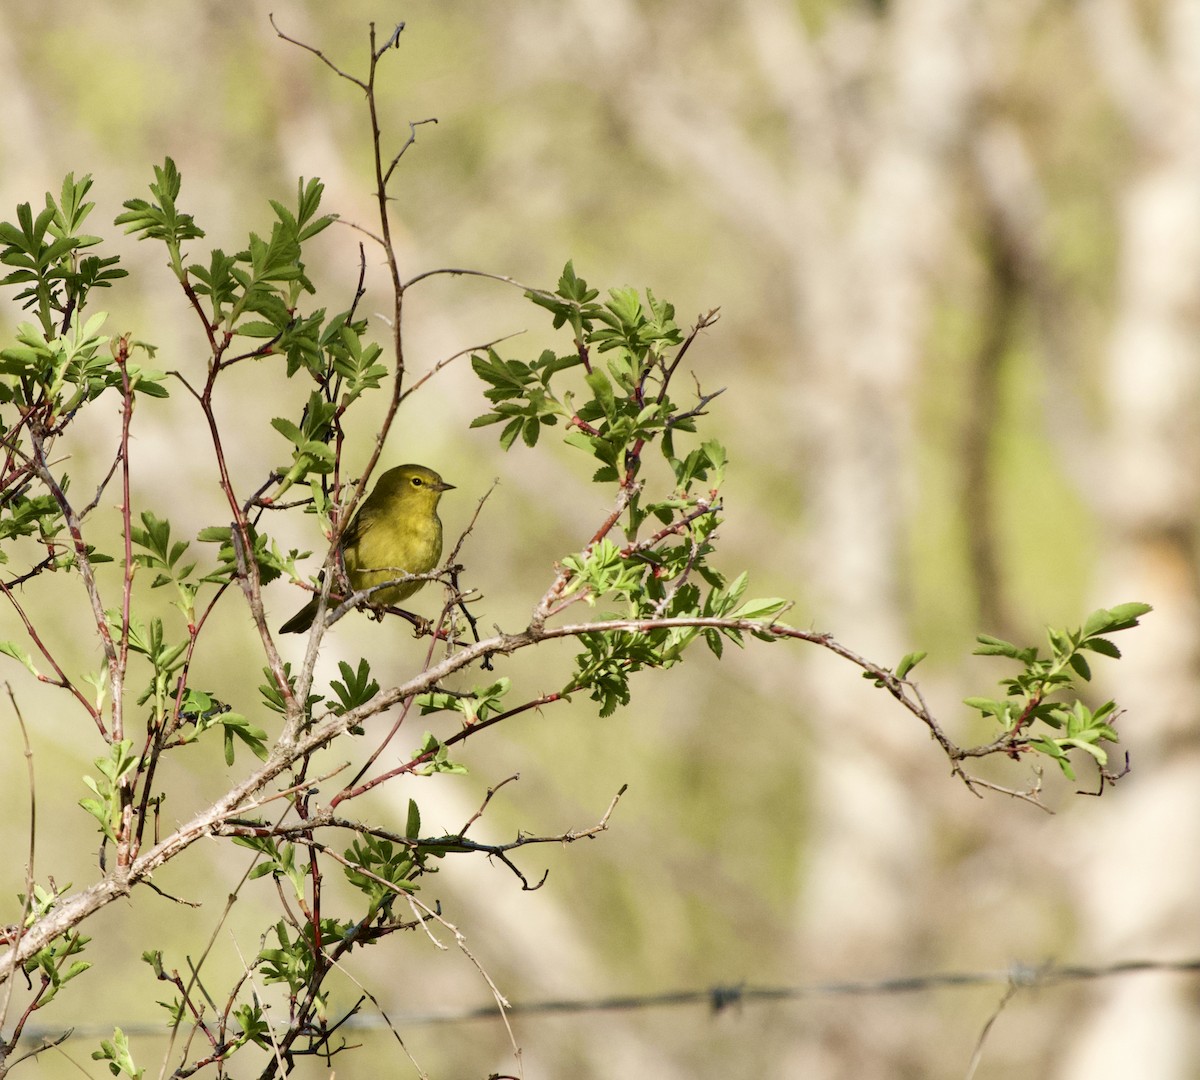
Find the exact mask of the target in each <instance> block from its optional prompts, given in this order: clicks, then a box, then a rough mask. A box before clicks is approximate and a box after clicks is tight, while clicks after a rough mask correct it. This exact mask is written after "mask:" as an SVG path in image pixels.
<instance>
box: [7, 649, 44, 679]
mask: <svg viewBox="0 0 1200 1080" xmlns="http://www.w3.org/2000/svg"><path fill="white" fill-rule="evenodd" d="M0 653H3V654H4V655H5V656H11V657H12V658H13V659H14V660H16V661H17V662H18V663H21V664H24V665H25V667H26V668H27V669H28V670H29V672H30V674H31V675H33V676H34V677H35V678H41V672H39V671H38V669H37V667H36V665H35V664H34V662H33V657H32V656H30V654H29V653H27V652H26V651H25V650H24V649H21V648H19V647H18V646H17V644H16V643H15V642H12V641H0Z"/></svg>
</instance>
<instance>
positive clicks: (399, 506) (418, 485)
mask: <svg viewBox="0 0 1200 1080" xmlns="http://www.w3.org/2000/svg"><path fill="white" fill-rule="evenodd" d="M453 487H454V485H453V484H447V483H446V482H445V481H444V480H443V479H442V478H441V477H440V476H438V474H437V473H435V472H434V471H433V470H432V469H427V468H426V467H425V466H424V465H399V466H397V467H396V468H394V469H388V471H387V472H385V473H384V474H383V475H382V476H381V477H380V478H379V481H378V483H376V485H375V489H374V490H373V491H372V492H371V494H370V495H368V496H367V497H366V498H365V499H364V500H363V503H362V505H361V506H360V507H359V508H358V512H357V513H356V514H355V515H354V518H353V520H351V522H350V524H349V526H348V527H347V528H346V531H345V532H344V533H343V534H342V544H341V547H342V555H343V556H344V557H345V561H346V574H347V576H348V577H349V579H350V584H351V585H352V586H353V587H354V589H355V591H356V592H357V591H359V590H360V589H369V588H370V587H371V586H372V585H382V584H383V583H384V582H385V581H393V580H395V579H396V578H398V577H401V576H402V575H404V574H427V573H429V571H430V570H432V569H433V568H434V567H435V566H437V564H438V559H440V558H441V557H442V522H441V519H440V518H439V517H438V516H437V505H438V500H440V499H441V497H442V492H443V491H450V490H452V489H453ZM424 584H425V582H423V581H404V582H401V583H399V584H398V585H393V586H391V588H387V589H380V590H379V591H378V592H375V593H372V594H371V602H372V603H375V604H398V603H399V602H400V601H401V600H407V599H408V598H409V597H410V596H412V594H413V593H415V592H416V591H417V590H418V589H419V588H420V587H421V586H422V585H424ZM316 613H317V598H316V597H315V596H314V597H313V598H312V599H311V600H310V601H309V602H308V603H307V604H305V605H304V607H303V608H301V609H300V610H299V611H298V612H296V614H295V615H293V616H292V617H291V618H290V619H288V621H287V622H285V623H284V624H283V625H282V626H281V627H280V628H279V632H280V633H281V634H302V633H303V632H304V631H305V630H307V629H308V628H309V627H310V626H312V621H313V618H314V617H315V616H316Z"/></svg>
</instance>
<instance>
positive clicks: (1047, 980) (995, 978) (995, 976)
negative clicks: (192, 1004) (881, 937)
mask: <svg viewBox="0 0 1200 1080" xmlns="http://www.w3.org/2000/svg"><path fill="white" fill-rule="evenodd" d="M1144 973H1158V974H1176V975H1187V974H1200V957H1193V958H1190V959H1186V960H1121V961H1117V962H1115V963H1111V964H1062V965H1060V964H1054V963H1046V964H1040V965H1030V964H1024V963H1019V962H1016V963H1013V964H1011V965H1010V966H1009V967H1007V968H1004V969H996V970H992V971H948V972H935V973H932V974H929V975H902V976H896V977H891V978H883V979H841V980H834V981H827V982H813V983H799V984H796V985H794V986H755V985H752V984H749V983H728V984H717V985H713V986H710V987H707V988H703V989H694V990H667V991H663V992H661V993H657V994H618V995H613V996H609V997H592V998H550V999H547V1000H545V1001H526V1002H514V1003H512V1004H510V1005H509V1007H508V1008H507V1009H506V1010H505V1012H506V1013H507V1015H508V1016H509V1017H519V1016H525V1017H534V1016H539V1015H548V1014H556V1015H561V1014H564V1013H575V1014H582V1013H598V1012H628V1011H634V1010H641V1009H658V1008H668V1007H672V1006H675V1007H678V1006H681V1005H704V1006H707V1007H708V1008H709V1009H710V1010H711V1011H712V1012H713V1013H714V1014H715V1013H719V1012H723V1011H725V1010H727V1009H730V1008H732V1007H734V1006H740V1005H748V1004H755V1003H759V1002H769V1001H795V1000H799V999H803V998H811V997H870V996H878V995H888V994H916V993H925V992H928V991H931V990H943V989H946V988H948V987H967V986H1007V987H1010V988H1012V989H1015V990H1023V989H1031V988H1033V987H1045V986H1054V985H1058V984H1062V983H1071V982H1087V981H1091V980H1095V979H1109V978H1116V977H1119V976H1124V975H1135V974H1144ZM497 1014H498V1009H497V1006H496V1005H495V1004H494V1003H492V1004H488V1005H478V1006H470V1007H467V1008H461V1009H440V1010H439V1009H434V1010H427V1011H422V1012H407V1013H393V1014H390V1015H391V1019H390V1022H389V1020H387V1019H385V1018H384V1017H382V1016H379V1015H378V1014H374V1013H372V1014H362V1013H360V1014H358V1015H356V1016H352V1017H349V1018H348V1019H347V1020H346V1021H345V1023H344V1024H343V1025H341V1026H343V1027H352V1028H357V1029H359V1030H373V1029H377V1028H386V1027H414V1026H428V1025H434V1024H462V1023H470V1022H472V1021H476V1020H488V1019H494V1018H495V1017H496V1016H497ZM118 1026H120V1027H121V1029H122V1031H124V1032H125V1034H126V1035H135V1036H153V1035H165V1034H166V1032H167V1026H166V1024H120V1025H118ZM112 1031H113V1025H112V1024H109V1025H107V1026H106V1025H100V1024H86V1025H76V1026H75V1027H73V1028H72V1029H71V1030H70V1032H69V1034H70V1035H71V1036H72V1037H75V1038H80V1037H91V1038H95V1037H102V1036H107V1035H111V1034H112ZM62 1038H63V1029H62V1028H55V1029H51V1028H39V1029H33V1028H26V1030H25V1032H24V1033H23V1034H22V1038H21V1043H22V1044H23V1045H27V1044H29V1043H37V1042H46V1043H52V1042H56V1041H59V1040H61V1039H62Z"/></svg>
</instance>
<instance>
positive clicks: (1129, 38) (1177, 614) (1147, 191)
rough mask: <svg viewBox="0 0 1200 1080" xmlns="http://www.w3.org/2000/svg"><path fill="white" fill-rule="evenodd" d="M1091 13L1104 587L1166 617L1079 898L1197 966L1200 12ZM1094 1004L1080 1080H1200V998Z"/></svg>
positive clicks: (1168, 996) (1138, 647) (1126, 934)
mask: <svg viewBox="0 0 1200 1080" xmlns="http://www.w3.org/2000/svg"><path fill="white" fill-rule="evenodd" d="M1081 10H1082V12H1083V16H1084V20H1083V21H1084V24H1085V26H1086V28H1087V30H1088V31H1089V34H1090V39H1091V43H1092V46H1093V51H1094V54H1095V57H1096V62H1097V65H1098V67H1099V69H1100V71H1101V73H1102V75H1103V77H1104V78H1105V80H1106V82H1107V83H1108V85H1109V87H1110V89H1111V92H1112V94H1113V97H1114V99H1115V100H1116V102H1117V104H1118V105H1119V107H1120V108H1121V111H1122V113H1123V115H1124V118H1125V120H1126V123H1127V124H1128V126H1129V129H1130V131H1131V132H1132V134H1133V137H1134V140H1135V145H1136V148H1137V165H1136V170H1135V173H1134V176H1133V178H1132V181H1131V183H1130V184H1129V186H1128V187H1127V189H1126V191H1125V195H1124V199H1123V201H1122V204H1121V208H1120V227H1121V261H1120V280H1119V305H1118V308H1117V313H1116V318H1115V321H1114V325H1113V331H1112V340H1111V343H1110V346H1109V350H1108V359H1107V367H1106V369H1105V378H1106V385H1105V391H1106V395H1107V405H1108V414H1109V433H1108V455H1109V457H1108V461H1109V467H1108V469H1107V475H1106V477H1105V483H1104V486H1103V488H1102V489H1101V490H1099V491H1098V492H1097V493H1096V494H1097V500H1098V503H1099V506H1100V510H1101V513H1102V514H1103V519H1104V520H1105V521H1107V522H1108V523H1110V525H1111V527H1112V536H1111V540H1110V543H1109V544H1108V546H1107V548H1106V551H1105V555H1104V558H1103V560H1102V562H1101V564H1100V566H1099V567H1098V568H1097V586H1096V591H1097V593H1098V594H1101V595H1102V597H1108V598H1111V599H1112V600H1124V599H1127V598H1129V599H1131V598H1133V597H1147V598H1153V599H1154V602H1155V606H1156V610H1155V612H1154V614H1153V615H1152V616H1151V617H1150V618H1149V619H1148V620H1147V622H1146V625H1145V628H1144V629H1143V630H1142V631H1140V632H1139V634H1138V635H1137V637H1136V638H1131V639H1130V640H1129V641H1128V642H1122V648H1124V649H1125V652H1126V656H1125V659H1124V660H1123V662H1122V664H1121V672H1120V675H1121V680H1122V684H1123V686H1122V690H1121V700H1122V703H1123V704H1124V705H1125V706H1126V708H1127V710H1128V712H1127V715H1126V716H1124V717H1123V718H1122V721H1121V729H1122V730H1124V731H1125V732H1126V733H1127V737H1132V738H1134V739H1136V742H1137V745H1138V747H1139V749H1138V750H1137V751H1136V752H1135V754H1134V757H1133V767H1134V770H1135V771H1134V773H1133V775H1132V777H1131V778H1130V782H1129V783H1128V787H1124V786H1123V787H1122V788H1121V789H1120V798H1118V799H1104V800H1101V801H1100V802H1099V803H1098V805H1096V806H1095V807H1093V808H1092V811H1093V812H1092V813H1091V814H1089V815H1087V817H1086V818H1084V819H1082V820H1080V821H1079V822H1078V825H1079V826H1080V829H1079V831H1080V835H1079V836H1078V837H1077V839H1076V843H1078V844H1080V845H1081V850H1082V851H1083V852H1084V853H1085V860H1084V863H1083V870H1082V872H1081V873H1080V874H1079V875H1077V876H1076V877H1075V878H1074V879H1073V884H1074V886H1075V888H1076V897H1077V900H1076V902H1077V904H1078V907H1079V910H1080V911H1081V912H1082V913H1083V918H1084V923H1083V926H1082V927H1081V933H1080V940H1081V943H1086V945H1087V947H1088V949H1089V951H1091V952H1093V953H1094V954H1095V955H1096V956H1097V957H1104V956H1108V957H1111V958H1112V959H1114V960H1115V959H1118V958H1122V957H1132V956H1150V957H1156V958H1158V957H1165V958H1180V957H1186V956H1195V955H1196V954H1197V952H1200V930H1198V929H1197V926H1198V924H1197V919H1196V911H1195V908H1194V904H1195V888H1196V883H1197V882H1198V881H1200V786H1198V785H1197V783H1196V776H1197V772H1198V770H1200V736H1198V734H1197V724H1196V702H1197V701H1198V700H1200V685H1198V684H1200V580H1198V578H1197V568H1196V557H1197V526H1196V522H1197V510H1198V509H1200V497H1198V496H1200V421H1198V417H1200V5H1197V4H1196V3H1194V2H1190V0H1180V2H1173V3H1169V4H1166V5H1165V6H1164V7H1163V9H1162V11H1161V13H1160V20H1161V21H1160V24H1159V28H1158V29H1159V40H1158V41H1157V42H1154V43H1151V42H1150V41H1148V40H1147V38H1146V37H1145V36H1144V35H1143V32H1142V30H1141V29H1140V26H1139V24H1138V22H1137V20H1136V13H1135V12H1134V11H1133V9H1132V6H1131V5H1129V4H1127V3H1125V2H1124V0H1093V2H1092V3H1089V4H1085V5H1083V6H1082V8H1081ZM1151 776H1152V777H1154V780H1153V783H1152V784H1150V783H1147V782H1146V781H1147V780H1148V779H1149V777H1151ZM1143 777H1144V778H1145V779H1143ZM1114 858H1115V860H1116V861H1117V865H1114ZM1165 867H1171V868H1172V872H1171V873H1166V874H1165V873H1163V870H1164V868H1165ZM1081 947H1082V945H1081ZM1093 998H1094V1006H1093V1007H1092V1008H1090V1009H1088V1010H1087V1012H1086V1013H1085V1019H1084V1022H1083V1023H1081V1024H1080V1025H1078V1026H1077V1027H1076V1028H1074V1029H1073V1032H1072V1033H1073V1036H1074V1037H1073V1039H1072V1046H1071V1051H1070V1053H1069V1055H1068V1056H1067V1058H1066V1060H1065V1062H1064V1065H1063V1068H1062V1069H1061V1071H1060V1073H1059V1075H1060V1076H1062V1077H1064V1078H1065V1080H1082V1078H1084V1077H1087V1078H1088V1080H1105V1078H1110V1077H1111V1078H1112V1080H1118V1078H1122V1080H1123V1078H1126V1077H1131V1076H1153V1077H1155V1078H1156V1080H1184V1078H1190V1077H1194V1076H1195V1075H1196V1063H1197V1061H1198V1060H1200V1010H1198V1008H1197V999H1196V995H1195V988H1194V986H1191V987H1189V986H1188V984H1187V983H1185V982H1182V981H1175V980H1170V979H1163V978H1158V979H1153V980H1129V979H1127V980H1121V981H1112V982H1108V983H1105V984H1102V985H1099V986H1097V987H1095V989H1094V991H1093Z"/></svg>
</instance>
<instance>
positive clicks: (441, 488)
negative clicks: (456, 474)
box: [437, 480, 454, 491]
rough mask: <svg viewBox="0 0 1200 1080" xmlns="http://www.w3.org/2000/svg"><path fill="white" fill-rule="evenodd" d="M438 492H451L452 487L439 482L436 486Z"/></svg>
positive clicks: (444, 482)
mask: <svg viewBox="0 0 1200 1080" xmlns="http://www.w3.org/2000/svg"><path fill="white" fill-rule="evenodd" d="M437 489H438V491H453V490H454V485H453V484H447V483H446V481H445V480H442V481H439V483H438V486H437Z"/></svg>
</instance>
